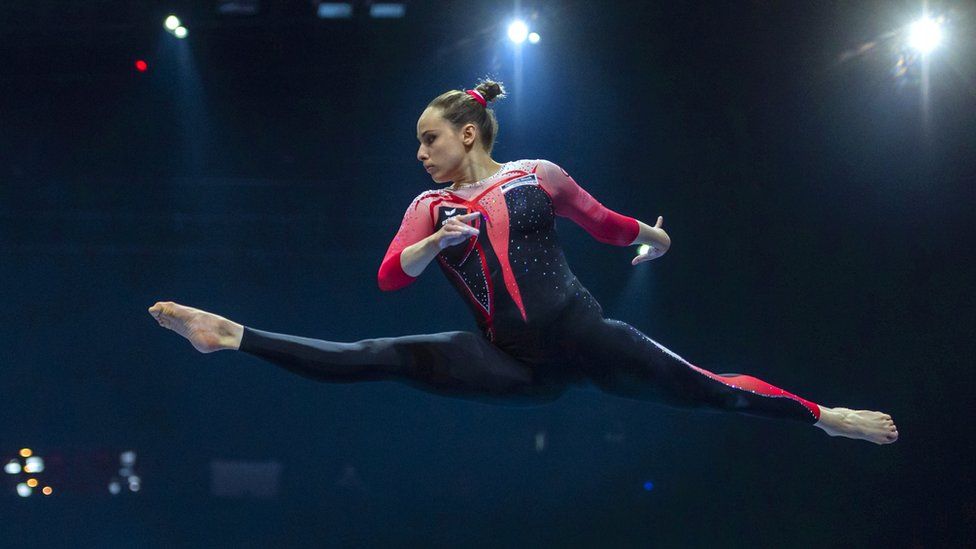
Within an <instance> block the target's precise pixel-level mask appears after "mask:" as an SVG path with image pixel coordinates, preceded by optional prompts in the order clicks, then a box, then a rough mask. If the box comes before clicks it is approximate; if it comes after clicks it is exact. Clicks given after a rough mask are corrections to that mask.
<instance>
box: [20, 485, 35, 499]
mask: <svg viewBox="0 0 976 549" xmlns="http://www.w3.org/2000/svg"><path fill="white" fill-rule="evenodd" d="M33 491H34V490H32V489H31V487H30V486H28V485H26V484H24V483H23V482H21V483H20V484H18V485H17V495H18V496H20V497H22V498H26V497H27V496H29V495H31V492H33Z"/></svg>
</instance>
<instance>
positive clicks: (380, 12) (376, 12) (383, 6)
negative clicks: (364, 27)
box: [369, 2, 407, 19]
mask: <svg viewBox="0 0 976 549" xmlns="http://www.w3.org/2000/svg"><path fill="white" fill-rule="evenodd" d="M406 13H407V7H406V6H405V5H403V4H398V3H390V2H382V3H378V4H372V5H371V6H370V7H369V16H370V17H374V18H376V19H399V18H401V17H403V16H404V15H406Z"/></svg>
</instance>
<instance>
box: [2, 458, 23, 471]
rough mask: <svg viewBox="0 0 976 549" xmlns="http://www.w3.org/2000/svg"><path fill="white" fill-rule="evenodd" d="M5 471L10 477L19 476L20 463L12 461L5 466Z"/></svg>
mask: <svg viewBox="0 0 976 549" xmlns="http://www.w3.org/2000/svg"><path fill="white" fill-rule="evenodd" d="M3 470H4V472H5V473H7V474H9V475H16V474H19V473H20V462H19V461H17V460H15V459H12V460H10V461H8V462H7V464H6V465H4V466H3Z"/></svg>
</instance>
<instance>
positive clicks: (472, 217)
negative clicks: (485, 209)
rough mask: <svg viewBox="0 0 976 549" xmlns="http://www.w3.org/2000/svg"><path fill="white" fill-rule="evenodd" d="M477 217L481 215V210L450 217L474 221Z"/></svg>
mask: <svg viewBox="0 0 976 549" xmlns="http://www.w3.org/2000/svg"><path fill="white" fill-rule="evenodd" d="M479 217H481V212H471V213H466V214H464V215H456V216H454V217H452V218H451V219H459V220H461V221H474V220H475V219H478V218H479Z"/></svg>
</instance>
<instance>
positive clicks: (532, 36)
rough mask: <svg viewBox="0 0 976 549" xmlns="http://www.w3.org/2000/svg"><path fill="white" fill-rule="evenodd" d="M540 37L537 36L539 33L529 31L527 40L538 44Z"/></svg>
mask: <svg viewBox="0 0 976 549" xmlns="http://www.w3.org/2000/svg"><path fill="white" fill-rule="evenodd" d="M540 39H541V37H540V36H539V33H537V32H532V33H529V42H532V43H533V44H538V43H539V40H540Z"/></svg>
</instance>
